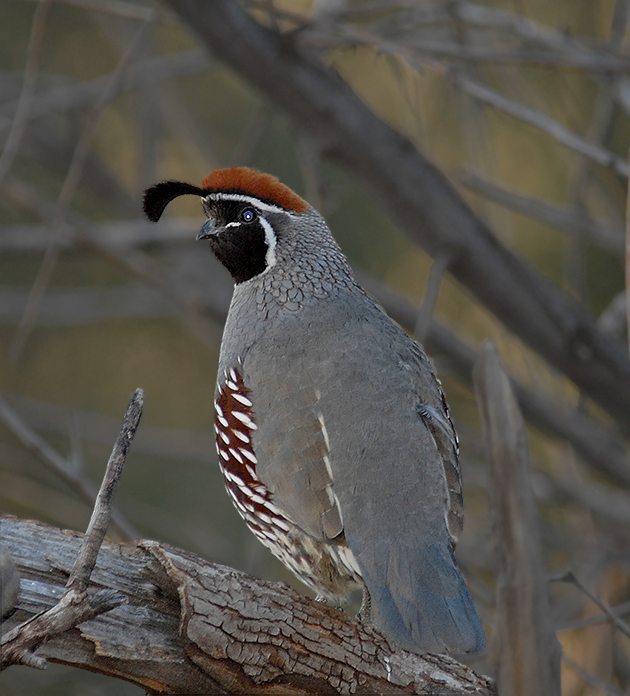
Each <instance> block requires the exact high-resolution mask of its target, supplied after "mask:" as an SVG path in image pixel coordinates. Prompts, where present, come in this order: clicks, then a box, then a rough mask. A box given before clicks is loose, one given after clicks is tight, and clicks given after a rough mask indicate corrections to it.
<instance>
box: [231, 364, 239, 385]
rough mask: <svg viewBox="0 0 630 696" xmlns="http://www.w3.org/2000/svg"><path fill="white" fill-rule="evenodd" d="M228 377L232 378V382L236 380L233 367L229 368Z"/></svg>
mask: <svg viewBox="0 0 630 696" xmlns="http://www.w3.org/2000/svg"><path fill="white" fill-rule="evenodd" d="M230 377H231V378H232V380H233V381H234V382H236V380H237V379H238V378H237V376H236V372H235V371H234V368H233V367H231V368H230Z"/></svg>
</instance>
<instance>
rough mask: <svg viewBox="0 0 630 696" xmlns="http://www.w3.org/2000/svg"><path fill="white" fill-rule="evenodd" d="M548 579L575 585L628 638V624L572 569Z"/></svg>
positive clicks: (629, 633)
mask: <svg viewBox="0 0 630 696" xmlns="http://www.w3.org/2000/svg"><path fill="white" fill-rule="evenodd" d="M548 580H549V581H550V582H568V583H571V584H572V585H575V587H577V588H578V589H579V590H581V591H582V592H583V593H584V594H585V595H586V596H587V597H588V598H589V599H590V600H591V601H592V602H594V603H595V604H597V606H598V607H599V608H600V609H601V610H602V611H603V612H604V614H606V616H607V617H608V618H609V619H610V621H611V623H612V624H613V625H614V626H615V628H618V629H619V630H620V631H621V632H622V633H624V634H625V635H626V636H628V638H630V625H628V624H627V623H626V622H625V621H624V620H623V619H621V618H620V617H619V616H618V615H617V614H615V613H614V612H613V611H612V609H611V608H610V606H609V605H608V604H607V603H606V602H604V600H603V599H602V598H601V597H600V596H599V595H597V594H595V592H592V591H591V590H589V589H588V587H586V585H585V584H584V583H583V582H582V581H581V580H579V578H578V577H577V576H576V575H575V573H574V572H573V571H572V570H567V571H565V572H563V573H556V574H554V575H551V576H549V578H548Z"/></svg>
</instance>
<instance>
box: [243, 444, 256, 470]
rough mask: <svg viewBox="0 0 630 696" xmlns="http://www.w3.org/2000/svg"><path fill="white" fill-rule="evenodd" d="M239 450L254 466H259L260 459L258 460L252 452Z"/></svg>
mask: <svg viewBox="0 0 630 696" xmlns="http://www.w3.org/2000/svg"><path fill="white" fill-rule="evenodd" d="M239 449H240V450H241V452H242V454H244V455H245V456H246V457H247V458H248V459H249V461H250V462H251V463H252V464H258V459H256V456H255V455H254V454H253V453H252V452H250V451H249V450H246V449H245V448H244V447H239ZM253 475H254V474H253V472H252V476H253Z"/></svg>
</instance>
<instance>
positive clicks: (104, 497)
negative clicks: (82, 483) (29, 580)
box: [66, 389, 144, 592]
mask: <svg viewBox="0 0 630 696" xmlns="http://www.w3.org/2000/svg"><path fill="white" fill-rule="evenodd" d="M143 405H144V392H143V391H142V389H136V391H135V392H134V394H133V395H132V397H131V400H130V401H129V406H128V407H127V412H126V413H125V418H124V420H123V424H122V428H121V430H120V434H119V435H118V439H117V440H116V444H115V445H114V449H113V450H112V453H111V456H110V458H109V461H108V462H107V469H106V470H105V477H104V478H103V483H102V484H101V488H100V490H99V492H98V496H97V498H96V504H95V505H94V510H93V512H92V517H91V518H90V524H89V525H88V528H87V532H86V533H85V537H84V538H83V543H82V544H81V548H80V550H79V555H78V556H77V560H76V562H75V564H74V568H73V569H72V573H70V577H69V578H68V584H67V586H66V587H67V588H68V589H75V590H77V591H81V592H83V591H85V589H86V588H87V583H88V581H89V579H90V575H91V574H92V570H93V569H94V565H95V563H96V557H97V555H98V550H99V548H100V547H101V544H102V543H103V539H104V538H105V533H106V532H107V527H108V526H109V522H110V520H111V516H112V505H113V501H114V496H115V495H116V489H117V487H118V483H119V481H120V477H121V476H122V472H123V469H124V467H125V462H126V460H127V452H128V451H129V447H130V446H131V441H132V440H133V437H134V435H135V434H136V430H137V429H138V424H139V423H140V417H141V416H142V408H143Z"/></svg>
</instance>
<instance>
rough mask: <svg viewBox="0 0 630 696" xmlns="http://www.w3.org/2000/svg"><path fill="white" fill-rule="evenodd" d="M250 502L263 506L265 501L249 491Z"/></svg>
mask: <svg viewBox="0 0 630 696" xmlns="http://www.w3.org/2000/svg"><path fill="white" fill-rule="evenodd" d="M249 497H250V500H251V501H252V503H258V505H264V504H265V499H264V498H263V497H262V496H260V495H258V493H252V492H251V489H250V494H249Z"/></svg>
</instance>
